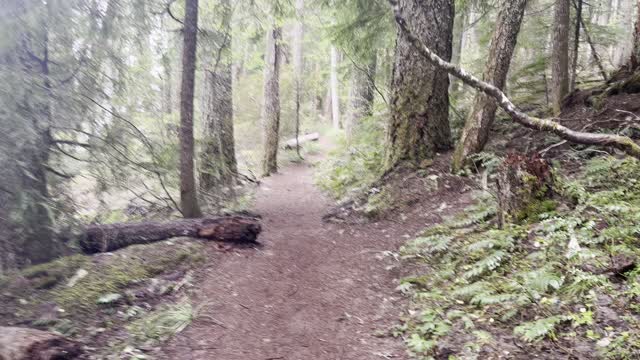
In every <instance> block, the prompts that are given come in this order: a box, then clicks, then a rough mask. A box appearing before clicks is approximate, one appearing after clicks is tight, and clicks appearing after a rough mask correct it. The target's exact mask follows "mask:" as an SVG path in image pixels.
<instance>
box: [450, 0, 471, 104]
mask: <svg viewBox="0 0 640 360" xmlns="http://www.w3.org/2000/svg"><path fill="white" fill-rule="evenodd" d="M466 23H467V11H459V12H457V13H456V16H455V19H454V21H453V48H452V53H451V63H452V64H455V65H459V64H460V61H461V60H462V50H463V46H464V38H465V25H466ZM449 83H450V84H449V92H451V93H452V94H453V93H455V92H457V91H460V90H461V89H462V82H461V81H460V80H458V79H456V77H455V76H452V75H450V76H449Z"/></svg>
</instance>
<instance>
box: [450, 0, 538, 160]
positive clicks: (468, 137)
mask: <svg viewBox="0 0 640 360" xmlns="http://www.w3.org/2000/svg"><path fill="white" fill-rule="evenodd" d="M502 4H503V5H502V8H501V10H500V13H499V14H498V21H497V22H496V28H495V30H494V32H493V38H492V39H491V47H490V49H489V58H488V60H487V64H486V65H485V69H484V74H483V76H482V78H483V80H484V81H486V82H489V83H491V84H493V85H494V86H495V87H497V88H498V89H500V90H502V89H503V88H504V85H505V83H506V81H507V74H508V73H509V65H510V64H511V58H512V56H513V51H514V50H515V48H516V43H517V40H518V33H519V32H520V24H522V18H523V16H524V10H525V7H526V6H527V0H509V1H504V2H503V3H502ZM497 108H498V105H497V104H496V101H495V100H494V99H493V98H491V97H490V96H488V95H486V94H483V93H478V94H476V97H475V100H474V105H473V110H472V111H471V114H470V115H469V117H468V118H467V121H466V123H465V126H464V129H463V130H462V137H461V138H460V140H459V141H458V144H457V146H456V151H455V154H454V155H453V163H452V168H453V171H454V172H457V171H459V170H461V169H462V167H463V166H464V165H465V164H466V163H467V162H468V160H469V157H470V156H471V155H474V154H477V153H478V152H480V151H482V149H483V148H484V146H485V145H486V143H487V141H488V140H489V133H490V132H491V125H492V124H493V120H494V119H495V116H496V110H497Z"/></svg>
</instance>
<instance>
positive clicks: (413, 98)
mask: <svg viewBox="0 0 640 360" xmlns="http://www.w3.org/2000/svg"><path fill="white" fill-rule="evenodd" d="M399 5H400V11H401V13H402V14H403V15H404V16H405V17H406V18H407V19H410V23H409V27H410V29H411V30H412V32H413V33H415V34H417V35H418V36H419V38H420V40H422V41H423V42H424V43H425V44H429V45H430V46H431V48H432V49H433V50H434V51H435V52H436V53H437V54H438V55H439V56H440V57H442V58H443V59H445V60H447V61H448V60H450V59H451V42H452V31H453V18H454V1H453V0H424V1H419V0H400V1H399ZM390 110H391V114H390V117H389V124H388V128H387V137H386V147H387V158H386V167H387V168H392V167H394V166H396V165H397V164H399V163H401V162H409V163H411V164H414V165H420V164H421V163H422V162H423V161H424V160H427V159H430V158H432V157H433V156H434V154H435V152H436V151H441V150H448V149H450V147H451V130H450V127H449V76H448V75H447V73H446V72H444V71H442V70H440V69H438V68H437V67H435V66H434V65H433V64H431V63H430V62H429V61H428V60H427V59H426V58H425V57H424V56H422V55H421V54H420V53H419V52H418V51H417V50H416V49H415V48H414V47H413V45H412V44H411V42H410V41H409V39H408V38H407V35H406V34H405V33H404V32H402V31H401V30H400V29H398V37H397V40H396V52H395V61H394V68H393V78H392V82H391V102H390Z"/></svg>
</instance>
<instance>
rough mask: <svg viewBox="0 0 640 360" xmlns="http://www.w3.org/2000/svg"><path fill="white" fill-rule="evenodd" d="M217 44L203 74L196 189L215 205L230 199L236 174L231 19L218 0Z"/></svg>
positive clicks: (223, 2) (227, 8)
mask: <svg viewBox="0 0 640 360" xmlns="http://www.w3.org/2000/svg"><path fill="white" fill-rule="evenodd" d="M220 8H221V10H222V12H221V14H220V17H221V20H222V21H221V26H220V30H219V31H218V32H217V34H216V35H217V36H216V38H218V39H220V40H221V41H219V45H217V46H216V48H215V49H214V51H213V54H212V59H211V61H210V63H209V64H208V67H209V68H208V69H206V71H205V97H206V99H207V101H206V104H205V106H206V111H205V119H204V141H203V145H202V154H201V162H200V187H201V188H202V189H203V191H205V192H206V193H207V195H208V196H207V198H211V199H213V200H215V202H216V203H217V204H216V205H217V206H219V205H221V202H223V201H224V200H228V199H229V198H231V197H232V196H233V194H234V193H233V188H234V185H235V184H234V180H235V178H236V174H237V172H238V166H237V162H236V153H235V140H234V126H233V70H232V59H231V43H232V41H231V40H232V37H231V18H232V15H233V14H232V8H231V3H230V1H229V0H221V1H220Z"/></svg>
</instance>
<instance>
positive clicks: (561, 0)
mask: <svg viewBox="0 0 640 360" xmlns="http://www.w3.org/2000/svg"><path fill="white" fill-rule="evenodd" d="M570 5H571V0H556V1H555V14H554V19H553V51H552V54H551V82H552V84H551V98H552V99H551V100H552V104H553V111H554V113H555V114H559V113H560V112H561V111H562V100H563V99H564V97H565V96H567V94H568V92H569V22H570V16H569V15H570Z"/></svg>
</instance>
